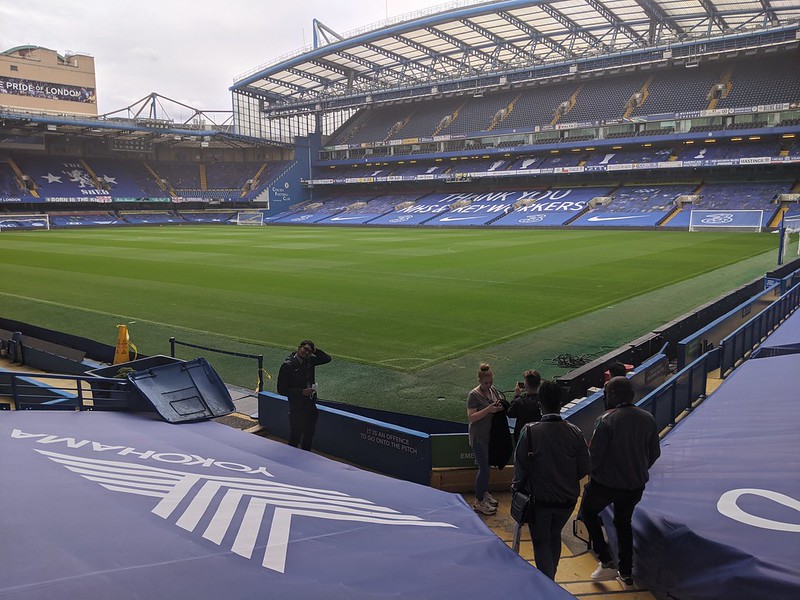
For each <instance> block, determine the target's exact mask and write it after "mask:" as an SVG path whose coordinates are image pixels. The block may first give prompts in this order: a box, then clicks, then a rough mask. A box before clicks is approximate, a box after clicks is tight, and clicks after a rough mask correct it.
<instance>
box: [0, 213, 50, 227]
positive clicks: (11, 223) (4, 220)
mask: <svg viewBox="0 0 800 600" xmlns="http://www.w3.org/2000/svg"><path fill="white" fill-rule="evenodd" d="M20 229H28V230H31V229H32V230H37V231H46V230H49V229H50V217H49V216H48V215H33V214H31V215H22V214H20V215H15V214H6V215H0V231H13V230H20Z"/></svg>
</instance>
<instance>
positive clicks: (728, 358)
mask: <svg viewBox="0 0 800 600" xmlns="http://www.w3.org/2000/svg"><path fill="white" fill-rule="evenodd" d="M798 306H800V283H798V284H796V285H795V286H794V287H792V288H791V289H790V290H789V291H787V292H786V293H785V294H783V295H782V296H781V297H780V298H778V299H777V300H776V301H775V302H773V303H772V304H770V305H769V306H768V307H767V308H765V309H764V310H762V311H761V312H760V313H758V314H757V315H756V316H755V317H753V318H752V319H750V320H749V321H747V323H745V324H744V325H742V326H741V327H739V328H737V329H736V330H735V331H733V332H732V333H730V334H729V335H728V336H726V337H725V338H723V339H722V341H721V342H720V347H719V350H720V359H719V373H720V377H725V376H726V375H727V374H728V372H729V371H731V370H733V368H734V367H735V366H736V363H738V362H739V361H740V360H742V359H743V358H745V357H746V356H747V355H748V354H750V352H752V350H753V349H754V348H755V347H756V346H758V345H759V344H760V343H761V341H762V340H763V339H764V338H765V337H766V336H767V335H768V334H769V333H770V332H771V331H772V330H773V329H775V327H776V326H777V325H778V324H780V323H781V322H782V321H783V320H784V319H785V318H786V317H788V316H789V315H790V314H792V313H793V312H794V311H795V310H796V309H797V307H798Z"/></svg>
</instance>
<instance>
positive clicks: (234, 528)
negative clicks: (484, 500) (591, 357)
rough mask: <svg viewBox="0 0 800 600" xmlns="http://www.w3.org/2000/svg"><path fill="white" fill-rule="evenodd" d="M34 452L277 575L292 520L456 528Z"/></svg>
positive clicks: (307, 496) (386, 511)
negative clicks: (139, 499)
mask: <svg viewBox="0 0 800 600" xmlns="http://www.w3.org/2000/svg"><path fill="white" fill-rule="evenodd" d="M36 452H38V453H39V454H41V455H43V456H45V457H47V458H48V459H50V460H52V461H54V462H56V463H58V464H60V465H63V466H64V467H65V468H66V469H68V470H69V471H71V472H73V473H75V474H77V475H80V476H81V477H83V478H84V479H86V480H88V481H92V482H95V483H97V484H99V485H100V486H101V487H103V488H105V489H106V490H109V491H112V492H121V493H125V494H134V495H137V496H143V497H145V498H148V499H152V500H153V501H154V502H155V506H153V507H152V509H151V511H150V512H152V513H153V514H155V515H157V516H158V517H160V518H162V519H164V520H166V521H168V522H170V523H172V524H173V525H175V526H177V527H180V528H181V529H184V530H186V531H190V532H194V533H197V534H199V535H201V536H202V537H203V538H204V539H205V540H207V541H209V542H212V543H214V544H216V545H218V546H221V545H222V544H223V542H224V540H226V538H227V539H228V540H231V538H233V541H232V542H231V541H229V542H228V543H229V544H230V550H231V551H232V552H233V553H234V554H238V555H239V556H242V557H244V558H247V559H254V558H255V559H257V560H260V561H261V565H262V566H263V567H265V568H267V569H271V570H273V571H277V572H280V573H283V572H284V570H285V566H286V557H287V552H288V548H289V540H290V531H291V525H292V519H293V518H294V517H311V518H315V519H326V520H335V521H348V522H359V523H371V524H379V525H405V526H416V527H455V525H451V524H449V523H443V522H434V521H425V520H423V519H422V518H420V517H417V516H415V515H404V514H400V513H399V512H397V511H396V510H393V509H391V508H388V507H384V506H377V505H375V504H373V503H372V502H370V501H368V500H365V499H363V498H356V497H353V496H350V495H348V494H345V493H342V492H337V491H333V490H325V489H316V488H308V487H300V486H295V485H288V484H283V483H279V482H276V481H274V480H264V479H257V478H246V477H225V476H214V475H207V474H197V473H190V472H185V471H179V470H174V469H165V468H160V467H152V466H149V465H144V464H137V463H132V462H123V461H118V460H100V459H93V458H83V457H77V456H71V455H67V454H60V453H57V452H51V451H48V450H39V449H36ZM240 508H242V509H243V510H240ZM201 523H203V524H204V526H203V525H200V524H201ZM229 532H230V533H231V535H228V533H229ZM264 535H267V536H268V541H267V543H266V548H265V550H264V553H263V555H262V554H260V553H258V554H256V542H257V540H258V538H259V537H260V536H261V539H262V540H263V536H264Z"/></svg>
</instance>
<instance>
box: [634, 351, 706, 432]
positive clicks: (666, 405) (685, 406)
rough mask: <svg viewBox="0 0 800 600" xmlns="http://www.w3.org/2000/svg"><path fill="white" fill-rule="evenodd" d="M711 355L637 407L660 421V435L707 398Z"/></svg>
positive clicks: (657, 390) (700, 359) (685, 369)
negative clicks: (683, 413)
mask: <svg viewBox="0 0 800 600" xmlns="http://www.w3.org/2000/svg"><path fill="white" fill-rule="evenodd" d="M716 352H717V351H716V350H715V351H712V352H707V353H705V354H703V355H702V356H700V357H699V358H697V359H695V360H694V361H693V362H692V363H691V364H689V365H687V366H686V367H684V368H683V369H681V370H680V371H678V372H677V373H676V374H675V375H674V376H673V377H672V378H670V379H669V380H668V381H666V382H664V383H663V384H662V385H660V386H659V387H657V388H656V389H654V390H653V391H652V392H650V393H649V394H648V395H647V396H645V397H644V398H642V399H641V400H640V401H639V402H637V403H636V405H637V406H638V407H640V408H643V409H644V410H646V411H648V412H649V413H650V414H651V415H653V418H654V419H655V420H656V426H657V427H658V430H659V431H662V430H663V429H665V428H666V427H671V426H673V425H675V419H676V418H677V417H678V415H680V414H681V413H682V412H683V411H685V410H690V409H691V407H692V405H693V404H694V403H695V402H696V401H697V400H699V399H700V398H702V397H703V396H705V393H706V378H707V375H708V371H709V364H710V363H711V362H712V360H713V356H712V354H715V353H716Z"/></svg>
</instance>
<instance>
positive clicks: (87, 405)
mask: <svg viewBox="0 0 800 600" xmlns="http://www.w3.org/2000/svg"><path fill="white" fill-rule="evenodd" d="M0 397H5V398H10V399H11V400H12V401H13V402H14V405H15V406H16V409H17V410H134V409H136V408H137V407H136V402H135V400H134V397H133V389H132V386H131V385H130V383H129V382H128V380H127V379H113V378H106V377H93V376H90V375H53V374H49V373H47V374H42V373H16V372H10V371H3V372H0ZM0 402H2V401H0ZM4 404H5V403H4Z"/></svg>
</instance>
